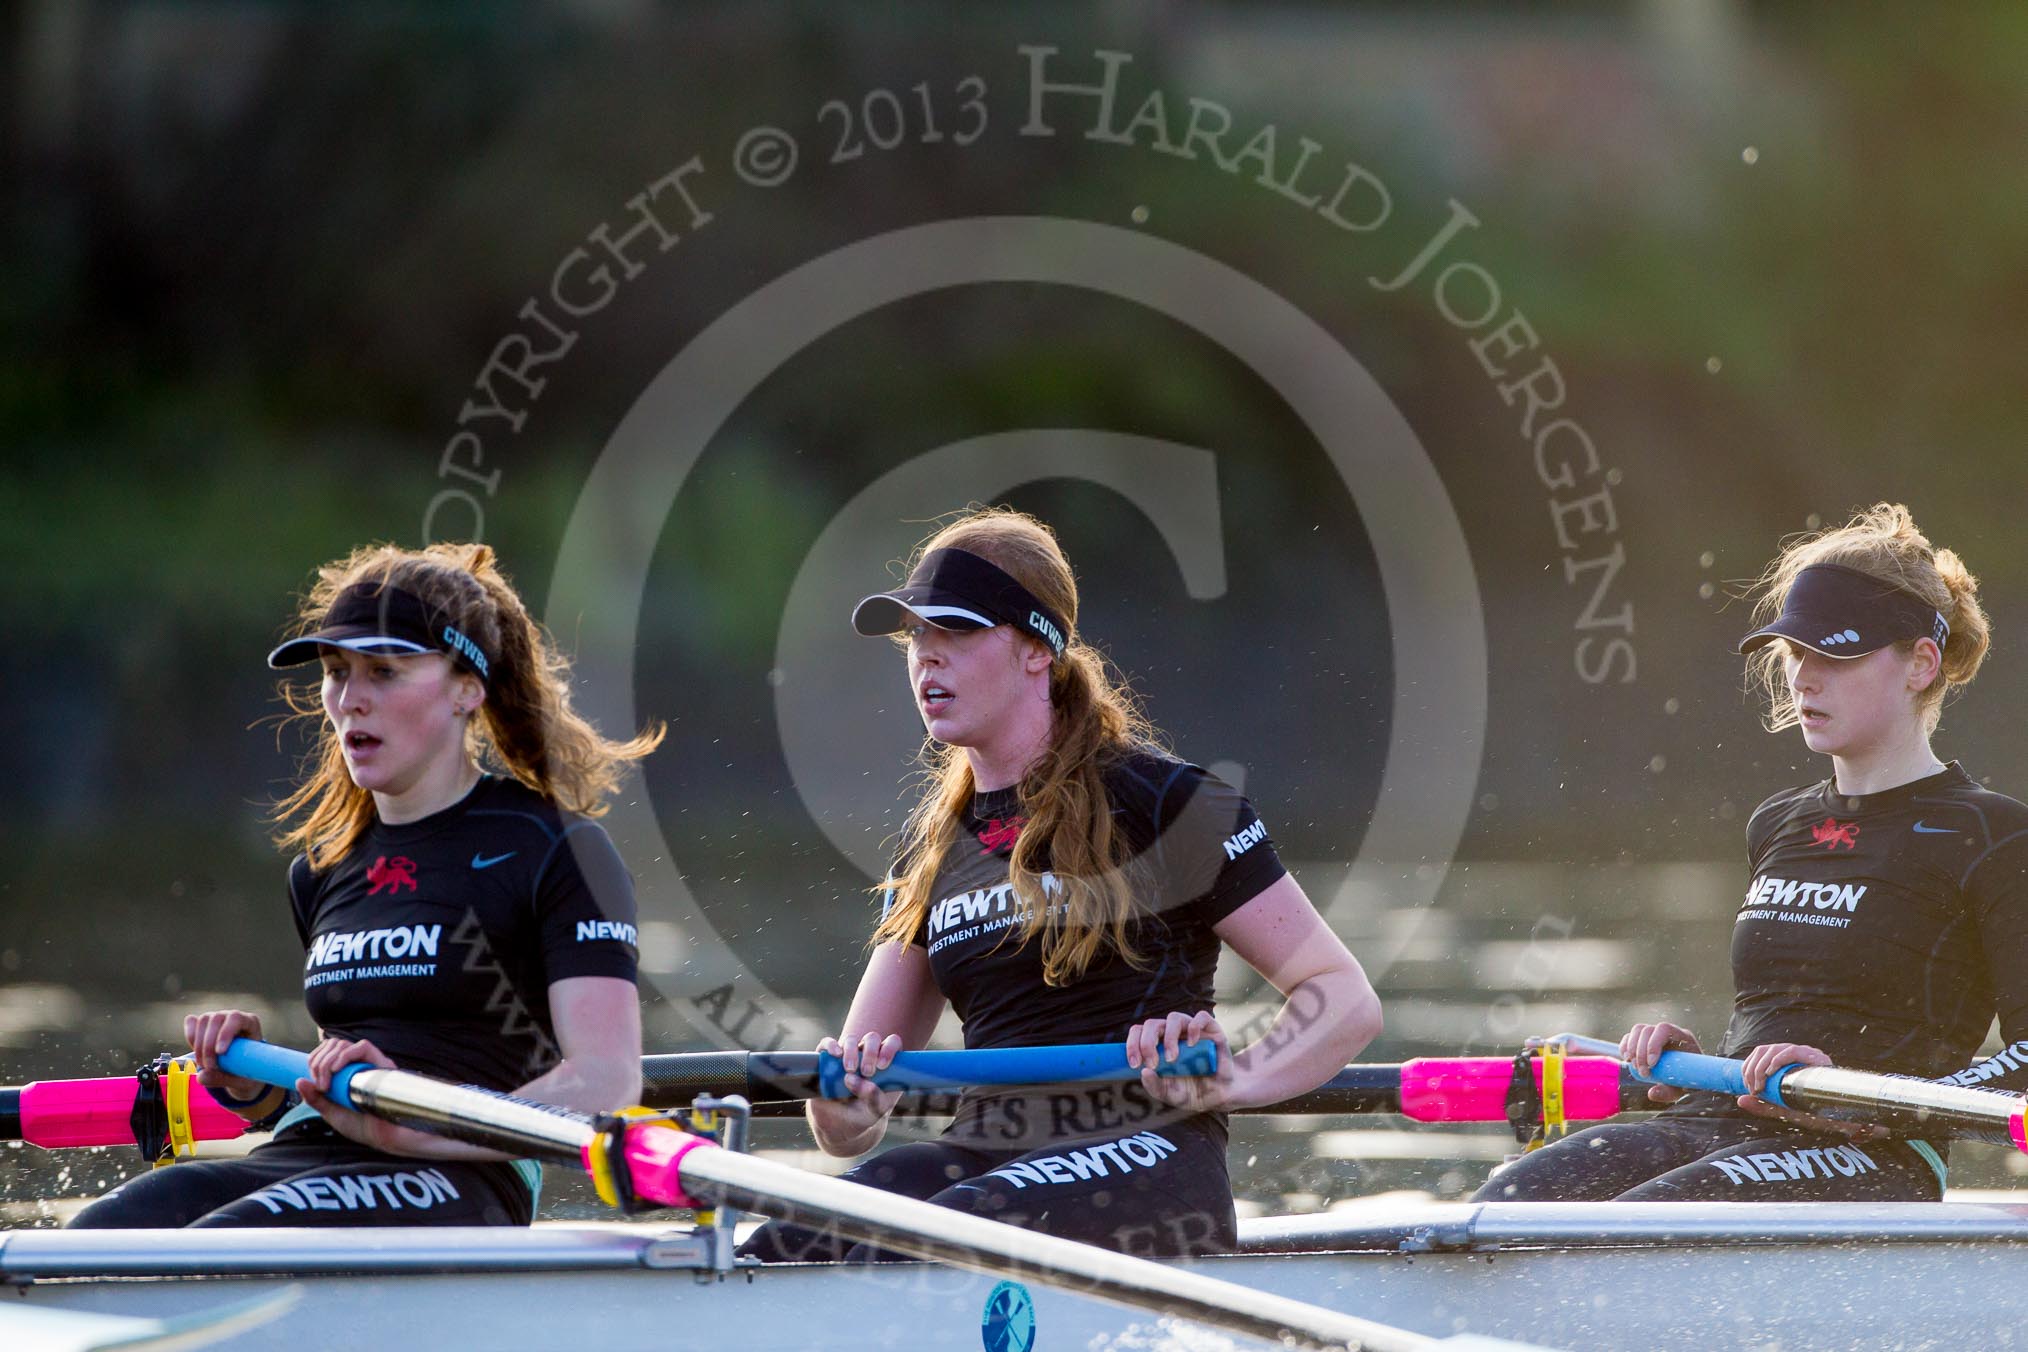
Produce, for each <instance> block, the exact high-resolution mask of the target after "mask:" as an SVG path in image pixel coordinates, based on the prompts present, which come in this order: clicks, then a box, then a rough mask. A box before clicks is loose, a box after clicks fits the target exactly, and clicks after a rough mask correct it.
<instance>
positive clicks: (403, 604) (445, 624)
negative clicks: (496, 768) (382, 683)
mask: <svg viewBox="0 0 2028 1352" xmlns="http://www.w3.org/2000/svg"><path fill="white" fill-rule="evenodd" d="M327 647H328V648H345V649H348V650H350V651H352V652H360V653H385V654H389V655H393V656H413V655H414V654H416V653H436V652H440V653H447V654H449V655H450V657H451V658H452V660H453V661H455V662H457V663H459V664H460V665H462V666H464V667H465V668H467V669H468V670H470V671H472V672H473V673H475V674H476V675H477V676H478V677H479V679H480V680H482V681H484V680H489V679H491V675H492V669H493V663H492V659H491V658H490V657H488V656H487V655H486V653H485V652H484V651H483V650H482V649H481V648H480V647H479V645H478V644H476V643H474V642H473V641H472V640H471V639H470V638H469V637H467V636H466V635H465V633H464V631H462V630H460V629H459V628H458V627H457V626H456V625H454V624H452V623H451V622H450V621H449V620H448V619H447V618H446V617H445V616H444V615H443V614H442V613H441V612H439V611H437V610H435V609H433V608H432V607H431V606H430V605H429V604H428V603H426V602H425V601H424V600H423V599H422V598H421V597H419V596H417V595H415V593H413V592H407V591H403V590H402V589H401V588H399V587H383V586H380V585H378V584H376V583H370V582H362V583H358V584H356V585H354V586H350V587H347V588H346V589H345V590H344V591H342V592H339V593H338V596H337V599H336V600H334V601H332V602H331V608H330V609H329V610H327V611H325V612H324V623H323V624H322V625H320V626H319V627H318V628H317V629H316V630H315V631H314V632H312V633H308V634H304V635H302V636H301V637H299V638H292V639H290V640H289V641H288V642H287V643H284V644H283V645H282V646H281V647H279V648H276V649H275V650H274V651H273V652H271V653H269V654H268V665H269V666H271V667H274V668H276V669H277V670H279V669H281V668H283V667H295V666H301V665H302V664H303V663H305V662H314V661H316V660H317V658H318V656H319V655H320V654H321V652H322V650H323V649H325V648H327Z"/></svg>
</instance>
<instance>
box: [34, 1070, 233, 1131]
mask: <svg viewBox="0 0 2028 1352" xmlns="http://www.w3.org/2000/svg"><path fill="white" fill-rule="evenodd" d="M151 1071H152V1068H151V1070H150V1071H144V1072H142V1074H140V1075H114V1076H108V1077H106V1078H104V1079H95V1080H38V1081H36V1082H35V1083H33V1084H24V1085H19V1086H7V1087H0V1141H26V1142H28V1143H29V1144H30V1145H39V1146H42V1147H44V1148H46V1149H51V1150H54V1149H57V1148H59V1147H63V1146H76V1145H133V1144H135V1143H136V1142H138V1141H140V1140H142V1139H143V1138H144V1137H146V1138H154V1137H159V1136H161V1135H162V1134H163V1133H164V1132H165V1131H166V1129H167V1122H168V1114H169V1112H170V1105H169V1104H168V1102H167V1101H166V1099H165V1095H164V1091H163V1090H162V1089H161V1087H160V1079H159V1078H157V1079H154V1080H150V1079H149V1078H148V1076H149V1075H150V1073H151ZM183 1084H184V1085H185V1086H186V1087H187V1093H188V1096H189V1099H188V1114H189V1116H188V1122H189V1136H190V1138H191V1139H192V1140H198V1141H220V1140H225V1139H226V1138H228V1137H232V1136H238V1135H240V1134H241V1133H242V1132H244V1131H245V1130H246V1119H245V1118H243V1117H241V1116H240V1115H239V1114H237V1113H235V1112H232V1111H231V1110H230V1109H227V1108H224V1107H221V1106H220V1105H219V1104H218V1102H217V1101H216V1100H214V1099H213V1098H212V1097H211V1095H210V1094H208V1093H206V1092H205V1089H204V1086H203V1085H201V1084H197V1083H195V1082H193V1081H189V1080H185V1081H183ZM172 1092H173V1091H172Z"/></svg>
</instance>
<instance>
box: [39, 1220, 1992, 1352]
mask: <svg viewBox="0 0 2028 1352" xmlns="http://www.w3.org/2000/svg"><path fill="white" fill-rule="evenodd" d="M1247 1242H1248V1244H1249V1246H1250V1247H1251V1248H1253V1249H1257V1250H1260V1251H1257V1252H1245V1253H1241V1254H1235V1255H1230V1256H1223V1257H1218V1258H1210V1259H1202V1260H1198V1261H1196V1262H1194V1263H1191V1264H1188V1265H1187V1266H1190V1267H1192V1268H1194V1269H1196V1270H1198V1271H1201V1272H1203V1273H1205V1274H1206V1275H1210V1276H1215V1277H1219V1278H1223V1279H1224V1280H1227V1281H1233V1282H1238V1283H1241V1284H1243V1285H1246V1286H1250V1287H1255V1288H1257V1289H1261V1290H1265V1291H1272V1292H1276V1293H1278V1294H1282V1295H1286V1296H1290V1297H1294V1298H1296V1299H1300V1300H1304V1301H1309V1302H1313V1303H1316V1304H1320V1305H1325V1306H1329V1307H1331V1308H1334V1309H1338V1310H1341V1311H1343V1312H1345V1313H1348V1314H1355V1315H1358V1316H1360V1317H1363V1318H1367V1319H1373V1320H1377V1321H1380V1322H1382V1323H1386V1324H1393V1325H1398V1326H1400V1327H1402V1328H1406V1329H1411V1330H1415V1331H1419V1332H1422V1333H1427V1334H1431V1335H1434V1336H1437V1337H1448V1336H1451V1335H1455V1334H1461V1333H1469V1334H1478V1335H1484V1336H1492V1337H1500V1338H1509V1339H1514V1340H1518V1341H1524V1342H1530V1343H1535V1344H1540V1345H1544V1346H1550V1347H1569V1348H1577V1347H1587V1348H1589V1347H1632V1346H1642V1347H1654V1348H1709V1347H1713V1346H1727V1347H1742V1348H1753V1347H1762V1348H1775V1347H1779V1348H1781V1349H1784V1352H1795V1350H1796V1349H1805V1348H1862V1347H1863V1348H1874V1347H1900V1348H1907V1349H1920V1348H1936V1349H1943V1348H1954V1347H1963V1346H1966V1345H1968V1342H1969V1343H1976V1344H1977V1345H1978V1346H1981V1347H1992V1348H2011V1347H2028V1334H2024V1333H2023V1332H2022V1331H2021V1330H2022V1329H2023V1327H2024V1326H2028V1320H2024V1318H2023V1316H2024V1315H2028V1296H2023V1295H2021V1294H2018V1293H2021V1292H2028V1207H2017V1206H2008V1205H1991V1204H1966V1205H1922V1204H1908V1205H1878V1206H1875V1205H1857V1204H1845V1205H1838V1204H1783V1205H1771V1206H1770V1205H1733V1206H1702V1205H1694V1204H1677V1205H1674V1206H1662V1207H1656V1206H1646V1207H1641V1206H1630V1205H1622V1204H1603V1205H1597V1204H1595V1205H1589V1206H1564V1205H1535V1206H1517V1205H1484V1206H1478V1205H1454V1206H1444V1205H1419V1206H1403V1207H1398V1208H1389V1209H1386V1210H1384V1211H1361V1212H1359V1213H1357V1218H1356V1219H1347V1218H1346V1217H1345V1215H1344V1214H1343V1213H1341V1214H1339V1215H1333V1216H1325V1217H1314V1218H1301V1219H1294V1220H1281V1221H1267V1222H1257V1223H1254V1224H1252V1225H1250V1226H1249V1227H1248V1228H1247ZM1270 1250H1272V1251H1270ZM1291 1250H1294V1251H1291ZM704 1264H705V1257H704V1253H703V1249H702V1246H701V1245H699V1244H697V1243H695V1242H694V1241H691V1240H690V1239H689V1238H688V1237H687V1236H686V1235H683V1234H681V1233H679V1232H673V1231H666V1230H647V1229H642V1228H638V1227H623V1226H611V1227H568V1226H542V1227H538V1228H536V1229H535V1230H533V1231H516V1232H502V1231H497V1230H492V1231H435V1232H428V1231H418V1230H406V1231H350V1232H340V1231H322V1232H318V1231H302V1230H297V1231H259V1232H247V1231H241V1232H218V1231H212V1232H196V1231H184V1232H176V1233H163V1232H126V1233H124V1234H122V1233H117V1232H104V1231H101V1232H95V1233H85V1232H78V1233H63V1232H53V1231H16V1232H11V1233H6V1234H0V1276H4V1277H5V1278H6V1279H7V1281H8V1282H9V1283H10V1285H9V1288H8V1289H7V1291H6V1292H5V1293H0V1312H4V1310H5V1309H7V1308H8V1305H9V1304H11V1303H13V1302H24V1303H26V1304H27V1305H29V1306H34V1307H39V1308H56V1309H68V1310H77V1311H90V1312H96V1313H104V1314H116V1315H129V1316H132V1315H146V1316H149V1317H155V1318H161V1317H166V1316H177V1315H185V1314H195V1313H198V1312H201V1311H204V1310H206V1309H210V1308H216V1307H218V1306H221V1305H225V1304H228V1303H231V1302H234V1301H239V1300H245V1299H247V1298H249V1297H254V1296H258V1295H260V1294H263V1293H266V1292H270V1291H276V1290H280V1289H282V1288H285V1287H289V1286H295V1287H298V1288H300V1290H301V1297H300V1299H299V1300H298V1301H297V1303H296V1304H295V1305H294V1306H293V1307H292V1308H291V1309H289V1310H288V1311H287V1313H286V1314H285V1315H283V1316H282V1317H281V1318H280V1320H279V1321H278V1322H277V1323H274V1324H270V1325H268V1326H266V1327H263V1328H260V1329H257V1330H253V1331H250V1332H247V1333H244V1334H241V1335H240V1336H238V1337H236V1338H231V1339H228V1340H226V1341H224V1342H221V1343H219V1344H217V1346H220V1347H223V1348H238V1347H246V1348H261V1349H269V1350H271V1349H272V1348H274V1347H276V1346H289V1347H295V1348H317V1347H337V1346H397V1347H402V1346H417V1345H424V1344H425V1342H439V1341H442V1340H443V1339H445V1338H449V1339H450V1340H451V1341H452V1342H453V1343H455V1344H456V1345H461V1346H473V1347H481V1346H483V1347H487V1348H489V1349H511V1348H554V1347H557V1346H562V1345H566V1344H576V1345H583V1346H593V1345H598V1344H600V1343H603V1342H605V1341H607V1340H621V1339H623V1340H625V1342H626V1344H627V1345H635V1346H638V1345H642V1344H644V1343H645V1342H648V1341H650V1340H652V1341H653V1342H654V1343H655V1344H656V1345H659V1346H667V1347H687V1346H704V1345H707V1344H709V1345H713V1346H721V1345H735V1346H738V1347H740V1348H742V1349H752V1350H753V1352H763V1350H764V1349H782V1350H783V1352H790V1350H791V1349H794V1350H795V1352H801V1349H806V1348H810V1347H813V1346H815V1347H822V1346H837V1347H855V1348H856V1347H867V1346H874V1347H878V1346H893V1347H905V1348H909V1349H934V1348H960V1349H971V1348H975V1347H976V1348H984V1349H986V1352H1028V1349H1031V1348H1032V1349H1035V1352H1053V1350H1054V1349H1059V1348H1062V1349H1070V1348H1077V1349H1083V1348H1087V1347H1091V1346H1101V1347H1116V1348H1136V1347H1153V1346H1158V1345H1163V1344H1162V1341H1161V1340H1160V1339H1157V1338H1155V1337H1154V1334H1155V1333H1156V1331H1157V1328H1158V1323H1157V1321H1155V1320H1154V1319H1152V1318H1150V1317H1148V1316H1144V1315H1135V1314H1133V1313H1131V1312H1126V1311H1122V1310H1120V1309H1118V1308H1117V1307H1114V1306H1111V1305H1106V1304H1103V1303H1100V1302H1098V1301H1096V1300H1092V1299H1089V1298H1086V1297H1082V1296H1079V1295H1076V1294H1073V1293H1068V1292H1063V1291H1055V1290H1051V1289H1049V1288H1046V1287H1043V1286H1040V1285H1035V1284H1025V1285H1021V1286H1018V1287H1016V1288H1015V1289H1012V1290H1009V1289H1008V1288H1007V1287H1006V1286H1005V1285H1004V1284H1002V1283H999V1282H996V1281H995V1280H994V1279H992V1278H988V1277H981V1276H976V1275H973V1274H971V1273H966V1272H961V1271H957V1270H954V1269H951V1268H946V1267H941V1266H935V1265H928V1264H897V1265H892V1266H883V1267H877V1268H871V1269H867V1268H844V1267H838V1266H831V1265H816V1264H813V1265H800V1266H799V1265H791V1266H781V1267H769V1268H763V1269H755V1270H742V1271H736V1272H734V1273H732V1274H730V1275H729V1276H724V1277H720V1276H716V1275H713V1274H711V1273H709V1272H708V1271H705V1270H703V1268H704ZM149 1274H153V1275H149ZM224 1274H238V1275H224ZM996 1319H997V1320H998V1321H999V1322H997V1323H996V1322H995V1320H996ZM1010 1321H1011V1322H1010ZM0 1327H4V1317H0ZM1968 1328H1971V1329H1975V1336H1972V1335H1968V1333H1967V1330H1968ZM1208 1337H1209V1335H1203V1334H1198V1335H1196V1337H1195V1338H1194V1339H1186V1340H1184V1341H1182V1342H1180V1343H1179V1344H1177V1345H1180V1346H1189V1347H1223V1346H1241V1345H1244V1344H1243V1343H1242V1342H1239V1341H1231V1342H1228V1341H1222V1340H1220V1339H1217V1338H1210V1339H1209V1341H1206V1339H1207V1338H1208ZM277 1339H279V1340H280V1341H277ZM1094 1339H1099V1340H1101V1341H1099V1342H1097V1343H1094V1341H1093V1340H1094ZM1105 1340H1111V1341H1105Z"/></svg>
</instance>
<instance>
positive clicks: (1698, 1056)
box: [1541, 1033, 1803, 1108]
mask: <svg viewBox="0 0 2028 1352" xmlns="http://www.w3.org/2000/svg"><path fill="white" fill-rule="evenodd" d="M1541 1040H1542V1041H1544V1042H1558V1043H1562V1044H1563V1045H1564V1046H1565V1047H1567V1048H1568V1049H1569V1050H1571V1051H1580V1052H1590V1053H1595V1054H1597V1055H1599V1056H1618V1055H1619V1054H1620V1047H1619V1044H1618V1043H1617V1042H1607V1041H1606V1040H1604V1039H1603V1038H1595V1037H1582V1036H1579V1035H1578V1034H1576V1033H1558V1034H1557V1035H1556V1036H1555V1037H1552V1038H1544V1039H1541ZM1626 1067H1627V1071H1628V1072H1629V1073H1630V1074H1631V1075H1633V1077H1634V1078H1635V1079H1637V1080H1645V1081H1647V1082H1648V1083H1649V1084H1666V1085H1673V1086H1675V1087H1676V1088H1678V1089H1704V1090H1709V1091H1710V1092H1711V1093H1714V1094H1750V1093H1752V1092H1753V1091H1752V1090H1751V1089H1748V1088H1747V1087H1746V1063H1745V1062H1743V1061H1734V1060H1732V1059H1730V1058H1728V1057H1724V1056H1706V1055H1705V1054H1704V1053H1702V1052H1676V1051H1669V1052H1663V1053H1662V1054H1661V1055H1660V1056H1657V1057H1656V1058H1655V1068H1654V1069H1653V1070H1648V1071H1643V1070H1642V1069H1640V1067H1638V1066H1636V1065H1635V1064H1634V1063H1633V1062H1631V1061H1628V1062H1626ZM1801 1069H1803V1064H1802V1062H1800V1061H1798V1062H1796V1063H1795V1064H1794V1065H1788V1066H1783V1067H1782V1068H1781V1069H1780V1070H1777V1071H1776V1072H1775V1073H1774V1074H1772V1075H1770V1076H1768V1077H1767V1088H1765V1089H1763V1090H1761V1092H1760V1096H1761V1097H1762V1098H1763V1099H1765V1100H1767V1101H1768V1102H1769V1103H1772V1104H1775V1105H1776V1106H1778V1107H1783V1108H1786V1107H1788V1106H1789V1105H1787V1104H1786V1103H1783V1102H1782V1080H1783V1079H1785V1078H1786V1077H1787V1076H1788V1073H1789V1072H1790V1071H1792V1070H1801Z"/></svg>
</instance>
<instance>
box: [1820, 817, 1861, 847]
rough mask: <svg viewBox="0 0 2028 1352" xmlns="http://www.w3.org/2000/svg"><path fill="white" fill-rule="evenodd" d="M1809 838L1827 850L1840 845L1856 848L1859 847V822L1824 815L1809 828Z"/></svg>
mask: <svg viewBox="0 0 2028 1352" xmlns="http://www.w3.org/2000/svg"><path fill="white" fill-rule="evenodd" d="M1810 838H1811V839H1812V840H1814V841H1816V842H1817V843H1818V844H1819V845H1822V846H1823V847H1824V848H1825V849H1827V850H1835V849H1837V848H1838V847H1839V846H1840V845H1843V846H1844V847H1845V848H1846V849H1848V850H1856V849H1858V848H1859V823H1858V822H1841V821H1839V820H1838V819H1837V818H1836V817H1826V818H1824V820H1822V821H1820V822H1818V823H1817V824H1816V825H1815V826H1812V827H1811V828H1810Z"/></svg>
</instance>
